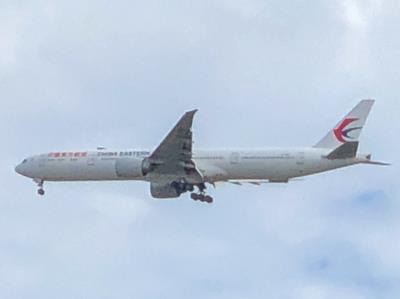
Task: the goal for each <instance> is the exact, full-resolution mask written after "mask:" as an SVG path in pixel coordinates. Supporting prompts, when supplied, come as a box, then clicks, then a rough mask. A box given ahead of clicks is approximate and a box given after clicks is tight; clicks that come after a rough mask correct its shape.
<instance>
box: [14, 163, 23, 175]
mask: <svg viewBox="0 0 400 299" xmlns="http://www.w3.org/2000/svg"><path fill="white" fill-rule="evenodd" d="M15 172H16V173H18V174H21V175H22V166H21V164H18V165H17V166H16V167H15Z"/></svg>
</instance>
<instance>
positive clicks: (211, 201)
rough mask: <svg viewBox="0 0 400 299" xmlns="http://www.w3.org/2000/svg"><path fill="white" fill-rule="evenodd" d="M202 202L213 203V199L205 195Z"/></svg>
mask: <svg viewBox="0 0 400 299" xmlns="http://www.w3.org/2000/svg"><path fill="white" fill-rule="evenodd" d="M204 201H205V202H207V203H213V201H214V200H213V198H212V197H211V196H208V195H207V196H206V197H204Z"/></svg>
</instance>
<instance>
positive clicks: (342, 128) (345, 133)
mask: <svg viewBox="0 0 400 299" xmlns="http://www.w3.org/2000/svg"><path fill="white" fill-rule="evenodd" d="M357 120H359V119H358V118H346V119H345V120H344V121H343V122H342V123H341V124H340V125H339V126H338V127H337V128H336V129H335V130H333V132H334V133H335V136H336V138H337V140H339V141H340V142H341V143H346V142H348V140H346V139H354V138H353V137H351V136H349V133H350V132H352V131H356V130H361V129H362V127H355V128H350V129H346V128H347V127H348V126H349V125H350V124H352V123H353V122H355V121H357Z"/></svg>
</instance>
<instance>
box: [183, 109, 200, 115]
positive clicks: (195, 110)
mask: <svg viewBox="0 0 400 299" xmlns="http://www.w3.org/2000/svg"><path fill="white" fill-rule="evenodd" d="M197 111H199V109H194V110H191V111H188V112H186V114H195V113H196V112H197Z"/></svg>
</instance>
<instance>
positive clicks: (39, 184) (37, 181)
mask: <svg viewBox="0 0 400 299" xmlns="http://www.w3.org/2000/svg"><path fill="white" fill-rule="evenodd" d="M34 181H35V183H37V186H38V188H39V189H38V190H37V193H38V194H39V195H40V196H43V195H44V194H45V191H44V189H43V184H44V181H43V180H38V179H35V180H34Z"/></svg>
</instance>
